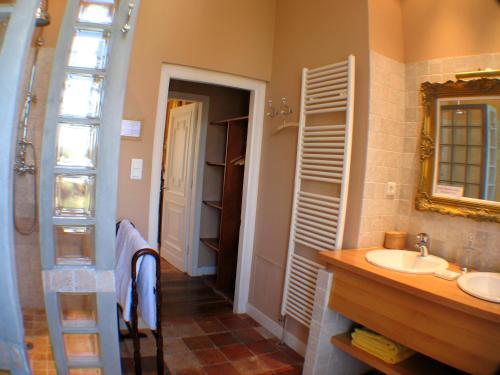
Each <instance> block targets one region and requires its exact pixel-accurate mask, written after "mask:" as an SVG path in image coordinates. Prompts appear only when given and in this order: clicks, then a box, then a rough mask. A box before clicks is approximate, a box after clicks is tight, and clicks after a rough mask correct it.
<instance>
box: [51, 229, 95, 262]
mask: <svg viewBox="0 0 500 375" xmlns="http://www.w3.org/2000/svg"><path fill="white" fill-rule="evenodd" d="M54 238H55V243H56V263H57V264H93V263H94V262H95V240H94V238H95V228H94V226H91V225H88V226H87V225H56V226H54Z"/></svg>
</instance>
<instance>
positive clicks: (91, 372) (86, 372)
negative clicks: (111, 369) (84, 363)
mask: <svg viewBox="0 0 500 375" xmlns="http://www.w3.org/2000/svg"><path fill="white" fill-rule="evenodd" d="M69 375H102V371H101V369H100V368H70V369H69Z"/></svg>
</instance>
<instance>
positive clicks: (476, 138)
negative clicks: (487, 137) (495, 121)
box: [468, 128, 483, 146]
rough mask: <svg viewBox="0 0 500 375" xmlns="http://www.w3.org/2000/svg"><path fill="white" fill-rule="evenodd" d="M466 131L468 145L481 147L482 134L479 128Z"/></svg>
mask: <svg viewBox="0 0 500 375" xmlns="http://www.w3.org/2000/svg"><path fill="white" fill-rule="evenodd" d="M468 131H469V134H468V136H469V138H468V144H470V145H475V146H481V145H482V144H483V132H482V131H481V128H469V129H468Z"/></svg>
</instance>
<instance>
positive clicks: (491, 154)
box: [488, 150, 500, 167]
mask: <svg viewBox="0 0 500 375" xmlns="http://www.w3.org/2000/svg"><path fill="white" fill-rule="evenodd" d="M488 159H489V164H490V165H496V163H497V162H496V160H497V153H496V152H493V151H492V150H490V152H489V157H488ZM499 167H500V165H499Z"/></svg>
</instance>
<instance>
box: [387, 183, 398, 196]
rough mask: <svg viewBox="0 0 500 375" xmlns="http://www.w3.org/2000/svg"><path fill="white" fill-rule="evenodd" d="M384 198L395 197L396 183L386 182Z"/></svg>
mask: <svg viewBox="0 0 500 375" xmlns="http://www.w3.org/2000/svg"><path fill="white" fill-rule="evenodd" d="M385 196H386V197H388V198H394V197H395V196H396V183H395V182H388V183H387V186H386V189H385Z"/></svg>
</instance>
